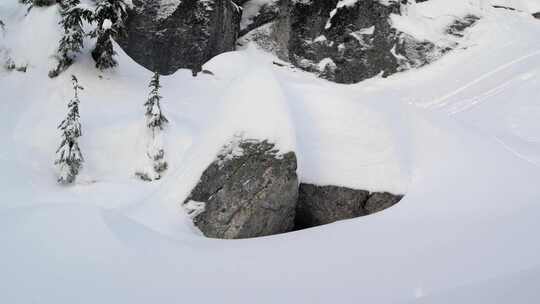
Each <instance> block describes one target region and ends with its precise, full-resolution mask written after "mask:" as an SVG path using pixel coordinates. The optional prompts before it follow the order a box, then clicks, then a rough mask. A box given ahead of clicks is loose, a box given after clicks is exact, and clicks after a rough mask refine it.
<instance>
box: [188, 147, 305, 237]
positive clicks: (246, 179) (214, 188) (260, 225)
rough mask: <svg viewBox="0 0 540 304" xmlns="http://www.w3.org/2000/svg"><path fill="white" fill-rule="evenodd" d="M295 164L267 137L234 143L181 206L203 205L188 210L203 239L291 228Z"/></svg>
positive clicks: (294, 193)
mask: <svg viewBox="0 0 540 304" xmlns="http://www.w3.org/2000/svg"><path fill="white" fill-rule="evenodd" d="M296 166H297V161H296V156H295V154H294V153H293V152H289V153H285V154H280V152H279V151H278V150H277V149H276V148H275V145H274V144H272V143H268V142H267V141H256V140H239V141H237V142H233V143H231V144H230V145H229V146H227V147H225V148H224V150H223V151H222V152H221V153H220V154H219V156H218V159H217V160H216V161H214V162H213V163H212V164H211V165H210V166H209V167H208V168H207V169H206V170H205V171H204V173H203V175H202V177H201V179H200V181H199V183H198V184H197V186H196V187H195V189H193V191H192V192H191V195H190V196H189V198H188V199H187V200H186V202H185V204H189V205H191V206H201V205H200V203H204V204H203V205H204V210H195V209H194V208H191V209H193V210H190V211H189V212H190V213H191V214H196V215H195V216H194V219H193V220H194V223H195V225H196V226H197V227H198V228H199V229H200V230H201V231H202V232H203V233H204V235H206V236H208V237H212V238H224V239H239V238H250V237H258V236H265V235H272V234H278V233H283V232H288V231H291V230H292V228H293V227H294V217H295V209H296V202H297V198H298V178H297V175H296ZM190 202H191V203H190ZM193 202H196V203H193Z"/></svg>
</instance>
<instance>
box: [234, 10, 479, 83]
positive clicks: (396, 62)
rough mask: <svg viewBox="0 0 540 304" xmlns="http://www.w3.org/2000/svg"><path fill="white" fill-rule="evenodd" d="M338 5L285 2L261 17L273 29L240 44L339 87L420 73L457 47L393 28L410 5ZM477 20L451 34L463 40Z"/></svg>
mask: <svg viewBox="0 0 540 304" xmlns="http://www.w3.org/2000/svg"><path fill="white" fill-rule="evenodd" d="M338 2H339V0H311V1H297V0H281V1H279V3H278V5H274V6H272V9H271V10H269V11H271V12H272V13H267V14H266V13H265V14H261V19H260V20H262V21H261V23H268V22H270V25H264V26H262V27H259V28H256V29H254V30H252V31H251V32H249V33H247V34H246V35H245V36H243V38H242V39H241V43H243V42H245V41H255V42H257V43H258V44H259V45H260V46H261V47H262V48H264V49H266V50H268V51H271V52H273V53H274V54H276V55H277V56H278V57H279V58H280V59H282V60H285V61H289V62H291V63H292V64H293V65H295V66H297V67H299V68H301V69H303V70H306V71H309V72H313V73H315V74H318V75H319V76H320V77H322V78H326V79H328V80H331V81H335V82H339V83H356V82H359V81H361V80H364V79H368V78H371V77H374V76H377V75H382V76H383V77H386V76H389V75H392V74H394V73H397V72H400V71H405V70H408V69H411V68H417V67H421V66H424V65H426V64H429V63H431V62H433V61H435V60H437V59H438V58H440V57H441V56H443V55H444V54H445V53H447V52H448V51H450V50H452V49H453V48H455V47H457V44H456V45H450V46H448V45H444V46H439V45H436V44H435V43H433V42H430V41H426V40H417V39H415V38H414V37H412V36H410V35H408V34H406V33H403V32H400V31H398V30H397V29H395V28H393V27H392V23H391V21H390V16H391V15H392V14H401V11H402V10H403V8H404V5H406V1H384V2H383V1H380V0H363V1H357V2H356V3H355V4H354V5H346V6H342V7H340V8H337V4H338ZM418 2H420V1H418ZM421 2H424V1H421ZM276 14H277V15H276ZM476 20H478V18H477V17H475V16H465V17H464V18H458V20H457V21H456V22H455V23H454V24H451V25H450V26H449V28H448V31H447V34H448V35H450V36H454V37H457V38H460V37H463V34H462V33H463V31H464V30H465V29H466V28H468V27H470V26H472V25H474V23H475V22H476ZM255 21H257V20H255ZM257 25H258V24H257V22H254V23H253V24H252V27H255V26H257ZM252 27H249V28H248V30H250V29H251V28H252ZM269 33H270V34H269ZM242 34H245V32H242Z"/></svg>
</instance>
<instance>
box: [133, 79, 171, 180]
mask: <svg viewBox="0 0 540 304" xmlns="http://www.w3.org/2000/svg"><path fill="white" fill-rule="evenodd" d="M148 86H149V87H150V94H149V95H148V99H147V100H146V102H145V103H144V106H145V108H146V112H145V118H146V129H147V131H148V143H147V151H146V155H147V156H148V158H149V159H150V161H151V169H150V170H146V172H137V173H136V175H137V176H139V177H140V178H142V179H143V180H154V179H159V178H161V173H163V171H165V170H166V169H167V161H166V160H165V150H164V149H163V143H162V131H163V129H164V127H165V126H166V124H167V123H168V122H169V121H168V120H167V118H166V117H165V115H163V112H162V111H161V103H160V102H161V99H162V97H161V95H159V89H160V88H161V84H160V82H159V74H158V73H157V72H156V73H154V75H153V76H152V79H151V80H150V84H149V85H148Z"/></svg>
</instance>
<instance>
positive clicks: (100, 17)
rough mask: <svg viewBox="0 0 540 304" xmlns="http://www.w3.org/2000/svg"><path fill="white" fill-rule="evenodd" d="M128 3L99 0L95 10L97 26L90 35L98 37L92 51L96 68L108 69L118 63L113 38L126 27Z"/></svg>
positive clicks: (121, 0)
mask: <svg viewBox="0 0 540 304" xmlns="http://www.w3.org/2000/svg"><path fill="white" fill-rule="evenodd" d="M127 7H128V5H127V4H126V2H124V0H99V1H98V2H97V6H96V9H95V11H94V17H93V19H94V21H95V22H97V27H96V29H95V30H93V31H92V32H91V33H90V36H91V37H93V38H97V41H96V46H95V48H94V50H93V51H92V58H94V61H95V62H96V68H98V69H100V70H102V71H103V70H106V69H110V68H113V67H115V66H117V65H118V63H117V62H116V60H115V59H114V55H116V52H115V51H114V48H113V44H112V38H113V37H114V36H115V35H116V34H118V33H119V32H120V31H121V30H122V29H123V28H124V20H125V19H126V17H127Z"/></svg>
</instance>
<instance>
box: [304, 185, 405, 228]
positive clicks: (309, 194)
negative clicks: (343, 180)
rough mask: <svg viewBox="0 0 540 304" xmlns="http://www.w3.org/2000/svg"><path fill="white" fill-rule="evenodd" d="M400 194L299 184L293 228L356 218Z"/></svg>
mask: <svg viewBox="0 0 540 304" xmlns="http://www.w3.org/2000/svg"><path fill="white" fill-rule="evenodd" d="M402 198H403V196H402V195H393V194H391V193H388V192H374V193H370V192H369V191H365V190H356V189H351V188H346V187H338V186H317V185H313V184H304V183H302V184H300V189H299V196H298V205H297V207H296V219H295V225H296V226H295V229H303V228H309V227H314V226H320V225H324V224H329V223H333V222H336V221H340V220H345V219H351V218H355V217H360V216H364V215H368V214H372V213H375V212H379V211H382V210H384V209H387V208H389V207H391V206H393V205H395V204H397V203H398V202H399V201H400V200H401V199H402Z"/></svg>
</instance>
